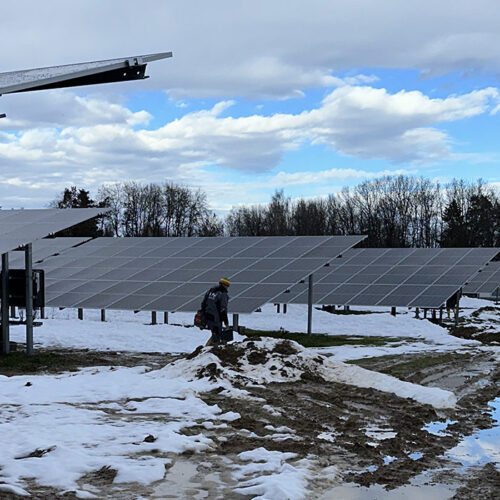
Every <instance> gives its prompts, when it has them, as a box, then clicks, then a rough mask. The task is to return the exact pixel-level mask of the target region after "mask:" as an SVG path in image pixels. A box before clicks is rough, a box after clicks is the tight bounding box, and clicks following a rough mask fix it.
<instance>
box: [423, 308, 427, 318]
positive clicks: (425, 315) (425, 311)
mask: <svg viewBox="0 0 500 500" xmlns="http://www.w3.org/2000/svg"><path fill="white" fill-rule="evenodd" d="M424 319H427V309H424Z"/></svg>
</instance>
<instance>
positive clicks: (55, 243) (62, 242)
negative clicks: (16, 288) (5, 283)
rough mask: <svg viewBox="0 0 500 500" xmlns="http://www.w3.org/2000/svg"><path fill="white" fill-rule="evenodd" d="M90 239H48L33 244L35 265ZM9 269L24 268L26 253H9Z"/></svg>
mask: <svg viewBox="0 0 500 500" xmlns="http://www.w3.org/2000/svg"><path fill="white" fill-rule="evenodd" d="M89 239H90V238H82V237H80V238H78V237H68V238H46V239H42V240H36V241H34V242H33V243H32V252H33V253H32V259H33V263H36V262H39V261H42V260H43V259H46V258H47V257H50V256H51V255H55V254H59V253H61V252H64V250H66V249H68V248H71V247H74V246H76V245H79V244H81V243H83V242H84V241H88V240H89ZM9 267H11V268H15V267H24V252H20V251H14V252H10V253H9Z"/></svg>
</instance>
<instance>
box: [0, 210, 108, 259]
mask: <svg viewBox="0 0 500 500" xmlns="http://www.w3.org/2000/svg"><path fill="white" fill-rule="evenodd" d="M106 211H107V209H103V208H68V209H43V210H0V254H3V253H7V252H9V251H11V250H15V249H16V248H18V247H20V246H24V245H26V244H28V243H32V242H34V241H35V240H39V239H42V238H44V237H45V236H47V235H49V234H52V233H57V232H58V231H61V230H63V229H66V228H68V227H71V226H74V225H75V224H78V223H80V222H83V221H86V220H88V219H92V218H94V217H96V216H98V215H100V214H102V213H104V212H106Z"/></svg>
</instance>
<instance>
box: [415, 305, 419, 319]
mask: <svg viewBox="0 0 500 500" xmlns="http://www.w3.org/2000/svg"><path fill="white" fill-rule="evenodd" d="M415 318H417V319H420V308H418V307H417V308H416V309H415Z"/></svg>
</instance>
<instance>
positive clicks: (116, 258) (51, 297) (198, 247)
mask: <svg viewBox="0 0 500 500" xmlns="http://www.w3.org/2000/svg"><path fill="white" fill-rule="evenodd" d="M363 239H364V236H342V237H332V236H312V237H300V236H298V237H288V236H283V237H236V238H222V237H221V238H98V239H95V240H92V241H91V242H88V243H86V244H84V245H82V246H80V247H78V248H75V249H71V250H70V251H68V252H67V253H66V254H65V255H61V256H58V257H53V258H50V259H47V260H46V261H45V262H44V263H43V265H42V267H43V268H44V269H45V271H46V297H47V305H49V306H57V307H81V308H99V309H133V310H141V309H143V310H151V311H155V310H164V311H195V310H197V309H198V307H199V305H200V300H201V297H202V295H203V293H204V292H205V291H206V290H207V289H208V288H209V287H210V286H212V285H213V284H214V283H216V282H217V281H218V279H219V278H220V277H222V276H226V277H229V278H230V279H231V281H232V285H231V288H230V295H231V310H232V311H233V312H239V313H243V312H252V311H254V310H255V309H257V308H258V307H260V306H261V305H263V304H265V303H266V302H268V301H270V300H272V299H273V298H274V297H275V296H277V295H278V294H280V293H281V292H283V291H284V290H286V289H287V288H288V287H290V286H292V285H293V284H294V283H296V282H297V281H299V280H301V279H303V278H304V277H306V276H308V275H309V274H311V273H313V272H315V271H316V270H317V269H318V268H320V267H322V266H323V265H324V264H325V263H327V262H329V261H331V260H332V259H334V258H335V257H336V256H337V255H340V254H341V253H343V252H345V250H346V249H348V248H350V247H352V246H354V245H355V244H357V243H358V242H359V241H361V240H363Z"/></svg>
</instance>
